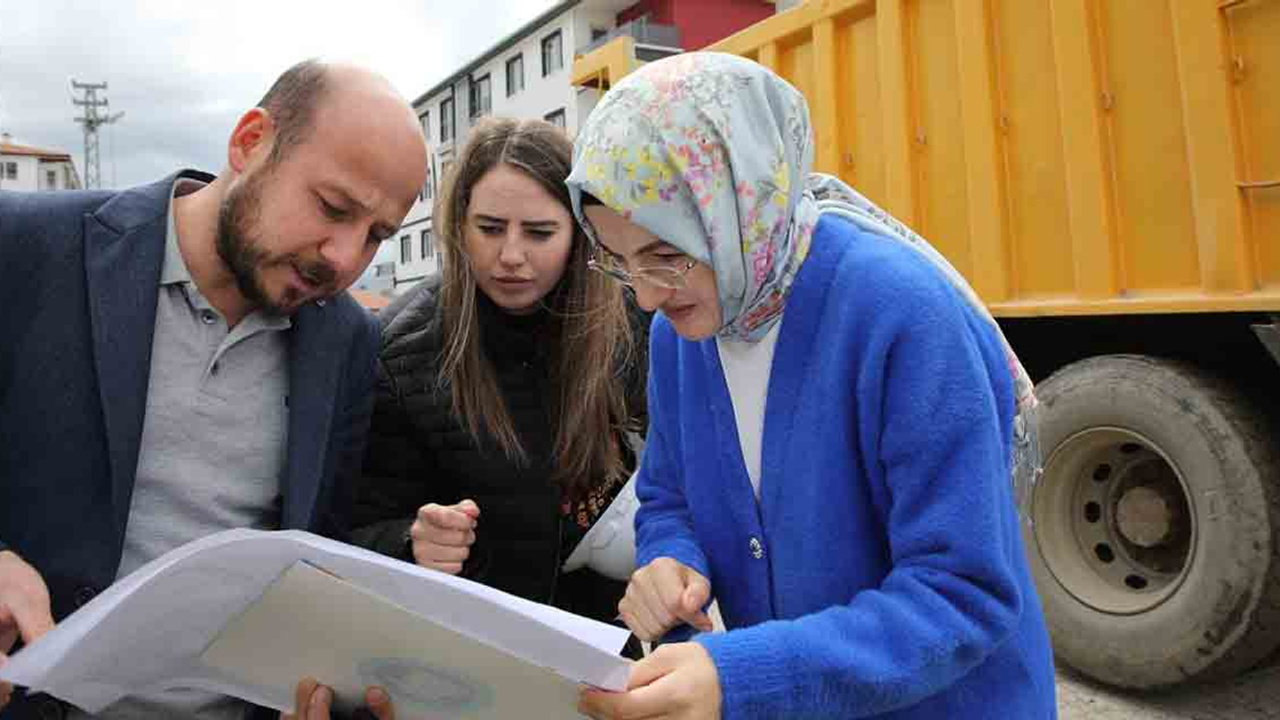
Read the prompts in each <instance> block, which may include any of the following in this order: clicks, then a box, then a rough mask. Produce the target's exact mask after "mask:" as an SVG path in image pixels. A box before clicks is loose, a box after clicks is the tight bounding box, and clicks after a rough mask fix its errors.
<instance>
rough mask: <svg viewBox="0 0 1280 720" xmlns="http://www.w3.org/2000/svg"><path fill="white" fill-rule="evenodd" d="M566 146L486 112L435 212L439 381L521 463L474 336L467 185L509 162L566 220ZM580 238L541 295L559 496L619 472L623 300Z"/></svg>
mask: <svg viewBox="0 0 1280 720" xmlns="http://www.w3.org/2000/svg"><path fill="white" fill-rule="evenodd" d="M572 155H573V144H572V142H570V140H569V138H568V137H567V136H566V135H565V134H564V131H562V130H561V129H559V128H558V127H556V126H554V125H552V124H551V123H548V122H544V121H542V120H515V119H511V118H485V119H484V120H482V121H481V122H480V123H479V124H477V125H476V126H475V127H474V128H473V129H472V130H471V133H470V136H469V137H468V139H467V142H466V144H465V145H464V146H463V147H462V150H461V152H460V153H459V155H458V158H457V161H456V162H455V164H454V166H453V168H452V169H451V170H450V171H449V173H448V175H447V177H445V179H444V187H443V190H442V192H441V193H440V198H439V205H438V206H437V208H436V212H435V216H436V218H437V221H438V225H437V227H438V228H439V232H440V238H441V240H442V247H441V253H440V265H441V276H442V278H441V284H440V311H441V313H442V316H441V319H442V321H443V330H444V338H445V340H444V349H443V356H442V359H441V364H440V378H439V383H440V388H441V390H442V391H445V392H449V393H450V394H451V396H452V400H453V414H454V417H455V418H456V419H457V420H458V422H459V423H460V424H461V425H462V426H463V427H465V428H466V429H467V431H468V432H469V433H470V434H471V436H472V438H473V439H475V441H476V442H477V444H479V443H481V435H482V432H484V433H487V434H488V435H489V436H490V437H492V438H493V439H494V440H495V441H496V442H497V443H498V445H499V446H500V447H501V448H502V450H503V452H505V453H506V455H507V457H509V458H511V459H512V460H513V461H516V462H518V463H520V464H527V462H528V448H526V447H525V446H524V444H523V443H522V442H521V440H520V436H519V434H518V433H517V431H516V428H515V424H514V423H513V422H512V419H511V415H510V413H509V412H508V409H507V405H506V402H505V401H504V400H503V397H502V393H501V391H500V390H499V387H498V382H497V379H496V374H495V371H494V366H493V364H492V363H491V362H490V360H489V358H488V357H487V356H486V355H485V352H484V346H483V344H482V342H481V333H483V332H484V328H482V327H481V326H480V322H479V315H478V312H477V307H476V294H477V293H478V292H481V291H480V290H479V289H478V288H477V286H476V279H475V275H474V273H473V271H472V269H471V264H470V261H469V258H468V256H467V253H466V244H465V236H464V232H465V231H464V226H465V224H466V218H467V209H468V206H469V205H470V203H471V190H472V188H474V187H475V185H476V183H478V182H479V181H480V179H481V178H483V177H484V176H485V174H486V173H488V172H489V171H490V170H492V169H493V168H494V167H497V166H498V165H501V164H505V165H509V166H511V167H513V168H516V169H517V170H520V171H521V172H523V173H525V174H526V175H528V176H529V177H530V178H532V179H533V180H535V181H536V182H537V183H538V184H540V185H541V186H542V187H543V188H544V189H545V190H546V191H547V192H548V193H550V194H551V195H552V197H554V198H556V200H558V201H559V202H560V204H561V205H563V206H564V208H565V210H566V211H568V212H569V216H570V218H572V217H573V210H572V206H571V205H570V200H569V191H568V189H567V188H566V186H565V183H564V180H565V178H566V177H568V176H569V170H570V166H571V162H572ZM588 254H589V253H588V240H587V238H586V236H585V235H584V234H583V232H582V229H581V228H580V227H578V225H577V223H574V224H573V246H572V249H571V250H570V254H569V259H568V261H567V263H566V265H565V269H564V275H563V276H562V277H561V278H560V281H559V283H557V285H556V287H555V288H554V289H552V291H551V292H550V293H548V294H547V295H546V297H544V298H543V303H544V305H545V306H546V307H547V310H548V311H549V313H548V314H549V316H550V322H552V323H555V324H558V326H559V327H558V328H557V331H555V332H551V333H548V336H549V337H550V338H555V341H554V347H553V348H552V349H551V352H550V353H549V357H550V370H551V375H552V387H553V388H555V391H554V392H555V395H556V397H553V398H548V399H549V400H551V401H552V407H553V408H554V414H555V416H556V418H557V422H556V425H555V431H556V440H555V449H554V454H553V456H552V458H553V461H552V466H553V468H554V475H555V480H556V481H557V482H558V483H560V485H561V487H562V489H563V490H564V492H565V494H566V495H567V496H570V497H577V496H580V495H581V494H582V493H583V492H584V491H585V490H588V489H590V487H591V486H593V485H594V484H596V483H605V482H612V481H615V480H617V479H618V478H620V477H621V476H622V475H623V473H624V471H625V469H624V467H623V459H622V458H623V455H622V448H621V447H620V445H619V443H620V440H621V437H622V431H623V430H625V429H628V423H629V418H630V415H629V413H628V408H627V402H626V395H627V393H626V388H625V387H624V377H625V373H624V372H623V370H624V368H625V363H628V362H633V361H634V359H633V357H632V353H631V345H632V339H631V330H630V325H629V323H628V315H627V308H626V299H625V297H624V295H623V292H622V290H621V288H620V286H618V285H617V284H616V283H612V282H610V281H609V279H608V278H606V277H605V276H603V275H601V274H600V273H597V272H594V271H592V270H590V269H589V268H588V267H587V257H588Z"/></svg>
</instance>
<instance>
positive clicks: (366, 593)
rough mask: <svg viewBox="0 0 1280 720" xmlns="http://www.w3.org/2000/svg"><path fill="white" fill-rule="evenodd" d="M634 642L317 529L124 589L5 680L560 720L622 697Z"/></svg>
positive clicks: (200, 551)
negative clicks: (604, 698) (301, 690)
mask: <svg viewBox="0 0 1280 720" xmlns="http://www.w3.org/2000/svg"><path fill="white" fill-rule="evenodd" d="M626 638H627V632H626V631H625V630H623V629H621V628H617V627H613V626H610V625H606V624H604V623H599V622H596V621H594V620H589V619H587V618H583V617H578V616H576V615H571V614H569V613H566V612H564V611H561V610H558V609H557V608H554V607H549V606H546V605H540V604H538V603H534V602H531V601H528V600H524V599H522V598H519V597H516V596H514V595H509V594H507V593H503V592H501V591H498V590H495V589H493V588H490V587H486V586H484V585H481V584H479V583H475V582H471V581H469V580H466V579H463V578H457V577H453V576H451V575H446V574H444V573H438V572H433V571H430V570H426V569H423V568H421V567H417V566H415V565H411V564H409V563H404V562H400V561H398V560H392V559H390V558H387V557H384V556H382V555H378V554H376V553H372V552H369V551H367V550H363V549H360V548H356V547H352V546H350V545H344V544H342V543H338V542H334V541H332V540H326V539H324V538H320V537H317V536H315V535H311V534H309V533H304V532H299V531H283V532H262V531H254V530H228V531H224V532H221V533H217V534H215V535H211V536H209V537H207V538H204V539H202V540H198V541H196V542H194V543H190V544H188V545H185V546H183V547H181V548H178V549H177V550H174V551H173V552H171V553H168V554H166V555H164V556H162V557H160V558H158V559H156V560H155V561H153V562H151V563H149V564H147V565H146V566H144V567H142V568H140V569H138V570H137V571H135V572H134V573H131V574H130V575H129V576H128V577H125V578H123V579H121V580H120V581H118V582H116V583H115V584H114V585H112V586H111V587H110V588H108V589H107V590H106V591H105V592H103V593H102V594H101V595H99V596H98V597H97V598H95V599H94V600H93V601H92V602H90V603H89V604H88V605H85V606H84V607H83V608H81V609H80V610H78V611H77V612H75V613H74V614H72V615H71V616H70V617H68V618H67V619H65V620H64V621H63V622H62V623H60V624H58V626H57V627H55V628H53V630H51V631H50V632H48V633H47V634H45V635H44V636H43V637H41V638H40V639H39V640H36V641H35V642H33V643H32V644H30V645H28V646H27V647H26V648H24V649H23V650H22V651H21V652H20V653H17V654H16V655H14V656H13V657H12V658H11V659H10V661H9V662H8V663H7V664H6V665H5V666H3V667H0V680H3V681H5V682H12V683H15V684H21V685H25V686H27V687H29V688H31V689H32V690H34V691H37V692H47V693H49V694H51V695H53V696H54V697H57V698H60V699H63V700H66V701H68V702H71V703H73V704H75V705H78V706H79V707H81V708H83V709H84V710H86V711H88V712H90V713H96V712H99V711H100V710H102V709H103V708H105V707H106V706H108V705H110V704H112V703H114V702H115V701H117V700H119V699H120V698H122V697H124V696H126V695H133V694H137V693H140V692H150V691H153V690H156V689H163V688H171V687H188V688H198V689H203V690H208V691H212V692H219V693H224V694H228V695H233V696H235V697H239V698H243V699H245V700H248V701H250V702H253V703H256V704H258V705H263V706H266V707H272V708H275V709H277V710H281V711H285V712H288V711H293V710H298V707H297V705H298V698H297V685H298V680H299V678H303V677H314V678H316V679H317V680H318V681H319V682H320V683H323V684H324V685H325V686H327V687H328V688H330V689H331V690H332V695H331V696H328V695H327V694H322V695H321V696H320V698H319V700H320V701H323V700H326V699H329V698H330V697H331V699H332V705H331V707H333V708H334V709H335V710H338V711H349V710H352V709H354V708H355V706H356V705H358V704H359V703H360V701H361V699H362V697H363V696H364V693H365V691H366V689H367V688H369V687H371V686H377V687H381V688H384V689H385V690H386V691H387V693H388V695H390V698H391V701H392V702H393V703H394V705H395V716H396V717H397V718H399V719H400V720H406V719H408V720H412V719H413V718H425V717H431V718H481V717H484V718H491V717H492V718H500V717H563V716H565V715H567V714H569V713H572V712H573V707H574V705H575V702H576V698H577V694H578V688H579V686H580V685H583V684H586V685H592V686H596V687H602V688H606V689H611V690H621V689H623V688H624V687H625V686H626V678H627V674H628V667H629V662H628V661H627V660H625V659H623V658H621V657H620V656H619V655H618V652H619V651H620V650H621V648H622V645H623V643H624V642H625V641H626ZM310 702H311V700H310V699H308V708H307V712H310V711H311V709H312V708H311V707H310ZM323 705H324V703H323V702H319V703H318V704H317V706H316V709H320V708H321V707H322V706H323Z"/></svg>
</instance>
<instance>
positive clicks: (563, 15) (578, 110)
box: [384, 0, 775, 293]
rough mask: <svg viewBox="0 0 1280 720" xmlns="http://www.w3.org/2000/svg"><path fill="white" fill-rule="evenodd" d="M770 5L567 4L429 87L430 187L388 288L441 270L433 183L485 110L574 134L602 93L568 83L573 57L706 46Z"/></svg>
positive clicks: (421, 101)
mask: <svg viewBox="0 0 1280 720" xmlns="http://www.w3.org/2000/svg"><path fill="white" fill-rule="evenodd" d="M774 11H775V5H774V3H773V2H769V1H767V0H642V1H641V2H636V1H635V0H564V1H563V2H560V3H557V4H556V5H554V6H552V7H551V8H550V9H548V10H547V11H546V12H544V13H543V14H541V15H539V16H538V17H536V18H534V19H533V20H532V21H530V22H528V23H526V24H525V25H524V26H523V27H521V28H520V29H518V30H516V31H515V32H514V33H512V34H511V35H509V36H507V37H506V38H505V39H503V40H502V41H500V42H499V43H497V44H496V45H494V46H493V47H491V48H489V49H488V50H486V51H485V52H483V53H481V54H480V55H478V56H477V57H476V58H475V59H474V60H472V61H471V62H468V63H466V64H465V65H463V66H462V67H461V68H459V69H458V70H456V71H455V72H453V73H452V74H451V75H450V76H449V77H447V78H445V79H444V80H443V81H442V82H440V83H439V84H437V85H436V86H435V87H433V88H431V89H429V90H427V91H426V92H425V93H423V94H422V95H421V96H419V97H418V98H417V100H415V101H414V103H413V106H414V109H415V110H416V111H417V113H418V117H419V118H420V119H421V121H422V129H423V131H424V132H425V133H426V136H427V145H428V147H429V148H430V150H429V151H428V166H429V167H428V178H427V183H426V186H425V187H424V188H423V190H422V192H421V193H419V196H418V201H417V202H416V203H415V204H414V206H413V208H412V209H410V211H409V214H408V215H407V216H406V217H405V220H404V223H403V224H402V225H401V227H400V231H399V232H398V233H397V234H396V235H395V236H394V237H392V238H390V239H388V240H387V242H388V243H395V244H396V246H395V247H394V248H392V249H393V251H394V252H392V253H391V254H392V255H393V256H394V260H395V281H394V285H395V291H394V292H396V293H400V292H403V291H404V290H406V289H408V288H409V287H411V286H412V285H413V284H414V283H416V282H418V281H419V280H421V279H423V278H424V277H426V276H427V275H430V274H431V273H433V272H435V270H436V269H437V268H438V267H439V253H438V252H437V249H436V245H435V233H434V227H433V224H432V213H433V205H434V203H435V201H436V199H437V196H438V194H439V186H440V180H441V178H443V177H444V176H445V174H446V173H447V172H448V171H449V169H450V167H451V166H452V163H453V158H454V157H456V155H457V152H458V149H459V148H460V147H461V146H462V144H463V143H465V142H466V140H467V136H468V135H469V133H470V130H471V128H472V127H473V126H474V125H475V124H476V122H478V121H479V120H480V119H481V118H483V117H484V116H485V115H498V116H504V117H518V118H542V119H545V120H547V121H548V122H552V123H555V124H557V125H559V126H561V127H563V128H564V129H565V130H566V131H567V132H568V133H569V134H570V135H573V134H574V133H576V132H577V129H578V126H579V125H580V124H581V122H582V121H583V120H585V119H586V117H587V115H588V114H590V113H591V110H592V109H593V108H595V106H596V103H597V102H599V100H600V96H601V94H602V93H601V91H600V89H599V88H593V87H586V86H583V85H581V84H578V85H575V84H574V83H573V82H571V77H570V76H571V70H572V68H573V65H574V60H575V59H576V58H577V57H579V56H581V55H584V54H586V53H588V52H591V51H592V50H594V49H596V48H598V47H600V46H602V45H603V44H605V43H608V42H609V41H611V40H613V39H615V38H617V37H621V36H626V37H628V38H630V39H631V40H632V41H633V43H634V46H635V49H636V55H637V57H638V58H640V59H642V60H644V61H650V60H655V59H657V58H660V57H665V56H667V55H673V54H676V53H679V52H682V51H684V50H687V49H696V48H700V47H703V46H705V45H707V44H709V43H712V42H715V41H717V40H719V39H721V38H723V37H725V36H728V35H731V34H733V33H734V32H737V31H738V30H741V29H743V28H745V27H747V26H749V25H751V24H753V23H755V22H757V21H759V20H762V19H764V18H766V17H769V16H770V15H772V14H773V13H774ZM384 252H385V251H384Z"/></svg>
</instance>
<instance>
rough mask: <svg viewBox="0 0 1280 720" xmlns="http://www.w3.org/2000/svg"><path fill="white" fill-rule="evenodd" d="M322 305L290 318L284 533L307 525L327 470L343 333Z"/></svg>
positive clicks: (301, 311) (282, 523)
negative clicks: (291, 320)
mask: <svg viewBox="0 0 1280 720" xmlns="http://www.w3.org/2000/svg"><path fill="white" fill-rule="evenodd" d="M326 314H327V313H326V310H325V308H324V307H318V306H316V305H307V306H306V307H304V308H303V309H302V310H300V311H299V312H298V314H297V315H296V316H294V321H293V322H294V324H293V330H292V331H291V332H292V334H293V337H292V338H291V342H290V346H289V440H288V446H289V450H288V455H287V460H286V461H285V482H284V488H283V492H284V508H283V512H282V518H281V526H282V528H284V529H299V530H306V529H308V528H310V527H311V524H312V520H313V515H314V512H315V505H316V497H317V496H318V494H319V490H320V483H321V482H322V481H323V480H324V478H326V477H327V476H328V475H330V474H331V472H332V471H331V469H329V468H326V467H325V464H326V462H327V460H328V457H329V453H328V449H329V433H330V428H331V426H332V425H333V412H334V402H335V401H336V400H337V398H336V397H335V396H336V394H337V387H338V370H339V368H340V367H341V364H342V362H343V344H342V343H341V342H340V339H341V335H342V333H341V332H339V331H338V329H337V328H335V327H333V326H332V323H331V322H329V318H327V317H326Z"/></svg>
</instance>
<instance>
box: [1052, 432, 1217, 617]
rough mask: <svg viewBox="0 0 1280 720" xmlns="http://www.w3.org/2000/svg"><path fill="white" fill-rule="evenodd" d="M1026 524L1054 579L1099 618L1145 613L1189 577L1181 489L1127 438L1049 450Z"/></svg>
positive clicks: (1095, 437) (1148, 448)
mask: <svg viewBox="0 0 1280 720" xmlns="http://www.w3.org/2000/svg"><path fill="white" fill-rule="evenodd" d="M1031 516H1032V532H1033V533H1034V537H1035V540H1036V546H1037V548H1038V550H1039V552H1040V556H1041V558H1043V560H1044V563H1045V565H1046V566H1047V568H1048V570H1049V572H1050V573H1051V574H1052V575H1053V577H1054V579H1055V580H1056V581H1057V582H1058V584H1059V585H1060V586H1062V588H1063V589H1064V590H1066V591H1067V592H1068V593H1070V594H1071V595H1072V596H1073V597H1075V598H1076V600H1078V601H1079V602H1081V603H1083V604H1085V605H1087V606H1089V607H1092V608H1094V609H1095V610H1098V611H1100V612H1105V613H1111V614H1117V615H1132V614H1137V613H1141V612H1146V611H1148V610H1151V609H1152V608H1154V607H1156V606H1157V605H1159V604H1160V603H1162V602H1164V601H1165V600H1167V599H1168V598H1169V597H1170V596H1172V595H1173V593H1174V592H1175V591H1176V590H1177V589H1178V586H1179V585H1180V584H1181V583H1182V580H1183V579H1184V578H1185V577H1186V574H1187V570H1188V569H1189V568H1190V567H1191V562H1192V560H1193V556H1194V548H1195V540H1196V522H1195V515H1194V513H1192V512H1191V503H1190V495H1189V493H1188V491H1187V484H1186V481H1185V480H1184V479H1183V477H1182V475H1181V473H1179V472H1178V469H1177V467H1176V466H1175V465H1174V464H1173V463H1172V462H1170V461H1169V458H1168V456H1167V455H1165V454H1164V453H1163V452H1162V451H1161V450H1160V448H1159V447H1158V446H1157V445H1156V444H1155V443H1153V442H1151V441H1150V440H1149V439H1148V438H1146V437H1144V436H1143V435H1141V434H1139V433H1136V432H1133V431H1132V430H1127V429H1123V428H1114V427H1099V428H1090V429H1088V430H1084V431H1082V432H1079V433H1076V434H1075V435H1072V436H1071V437H1069V438H1067V439H1066V440H1064V441H1063V442H1062V443H1061V444H1060V445H1058V446H1057V447H1056V448H1054V450H1053V452H1052V453H1051V454H1050V455H1049V458H1048V460H1047V461H1046V462H1045V471H1044V477H1043V478H1042V480H1041V482H1040V484H1039V485H1038V486H1037V488H1036V494H1035V498H1034V499H1033V502H1032V509H1031Z"/></svg>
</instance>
